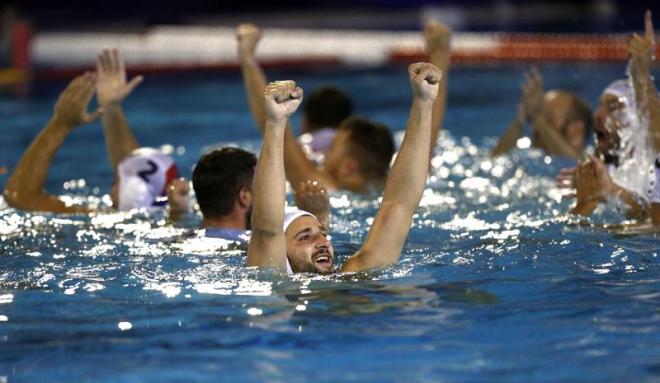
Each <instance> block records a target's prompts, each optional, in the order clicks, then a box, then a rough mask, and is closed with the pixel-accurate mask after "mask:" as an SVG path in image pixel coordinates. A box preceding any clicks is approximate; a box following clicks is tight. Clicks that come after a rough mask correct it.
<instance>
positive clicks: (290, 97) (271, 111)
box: [264, 81, 303, 121]
mask: <svg viewBox="0 0 660 383" xmlns="http://www.w3.org/2000/svg"><path fill="white" fill-rule="evenodd" d="M264 97H265V98H266V113H267V114H268V118H269V119H270V120H272V121H282V120H285V119H286V118H288V117H289V116H291V115H292V114H293V113H294V112H295V111H296V110H297V109H298V107H299V106H300V103H301V102H302V98H303V90H302V89H301V88H299V87H298V86H297V85H296V83H295V82H293V81H273V82H271V83H270V84H268V85H267V86H266V89H264Z"/></svg>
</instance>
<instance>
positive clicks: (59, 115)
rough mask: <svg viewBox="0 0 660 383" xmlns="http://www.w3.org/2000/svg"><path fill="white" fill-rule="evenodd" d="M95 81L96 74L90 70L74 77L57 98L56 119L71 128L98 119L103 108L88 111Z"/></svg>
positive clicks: (54, 115)
mask: <svg viewBox="0 0 660 383" xmlns="http://www.w3.org/2000/svg"><path fill="white" fill-rule="evenodd" d="M95 82H96V76H95V75H94V74H93V73H90V72H85V73H84V74H81V75H79V76H77V77H76V78H74V79H73V81H71V82H70V83H69V85H68V86H67V87H66V89H64V91H62V93H60V96H59V97H58V98H57V102H56V103H55V109H54V114H53V117H54V119H55V120H56V121H57V122H58V123H60V124H62V125H64V126H66V127H67V128H69V129H73V128H75V127H77V126H80V125H84V124H90V123H92V122H94V121H96V120H97V119H98V118H99V117H100V116H101V113H102V112H101V109H100V108H99V109H97V110H96V111H94V112H91V113H88V112H87V108H88V107H89V102H90V101H91V100H92V96H93V95H94V85H95Z"/></svg>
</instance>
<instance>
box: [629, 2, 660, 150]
mask: <svg viewBox="0 0 660 383" xmlns="http://www.w3.org/2000/svg"><path fill="white" fill-rule="evenodd" d="M628 53H629V54H630V61H629V69H630V76H631V79H632V83H633V88H634V90H635V101H636V104H637V112H638V113H639V114H640V116H644V117H646V118H647V119H648V124H649V138H650V139H651V144H652V145H653V148H654V150H655V151H656V152H660V99H658V92H657V90H656V88H655V83H654V82H653V77H652V76H651V68H652V66H653V61H654V60H655V32H654V30H653V21H652V16H651V11H646V14H645V15H644V36H640V35H638V34H636V33H635V34H633V35H632V36H631V38H630V40H629V41H628Z"/></svg>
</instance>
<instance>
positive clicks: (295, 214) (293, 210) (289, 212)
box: [283, 206, 318, 274]
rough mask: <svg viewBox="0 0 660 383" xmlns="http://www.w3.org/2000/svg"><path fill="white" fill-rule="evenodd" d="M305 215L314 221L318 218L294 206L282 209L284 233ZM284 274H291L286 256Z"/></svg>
mask: <svg viewBox="0 0 660 383" xmlns="http://www.w3.org/2000/svg"><path fill="white" fill-rule="evenodd" d="M306 215H308V216H310V217H314V218H315V219H317V220H318V218H316V216H315V215H314V214H312V213H310V212H308V211H305V210H301V209H298V208H297V207H295V206H286V207H285V208H284V225H283V227H284V231H285V232H286V229H288V228H289V226H290V225H291V224H292V223H293V221H295V220H296V219H298V218H300V217H303V216H306ZM286 272H287V274H293V270H292V269H291V263H289V257H288V256H287V259H286Z"/></svg>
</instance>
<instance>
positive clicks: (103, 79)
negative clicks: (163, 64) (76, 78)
mask: <svg viewBox="0 0 660 383" xmlns="http://www.w3.org/2000/svg"><path fill="white" fill-rule="evenodd" d="M96 73H97V81H96V97H97V98H98V100H99V104H100V105H101V106H102V107H104V108H109V107H113V106H118V105H120V104H121V102H122V101H123V100H124V99H125V98H126V97H127V96H128V95H129V94H131V92H132V91H133V89H135V87H137V86H138V85H139V84H140V83H141V82H142V80H143V77H142V76H136V77H133V79H131V81H130V82H128V83H127V82H126V68H125V66H124V59H123V58H122V57H121V55H120V54H119V52H118V51H117V50H116V49H104V50H103V51H102V52H101V53H100V54H99V55H98V56H97V58H96Z"/></svg>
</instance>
